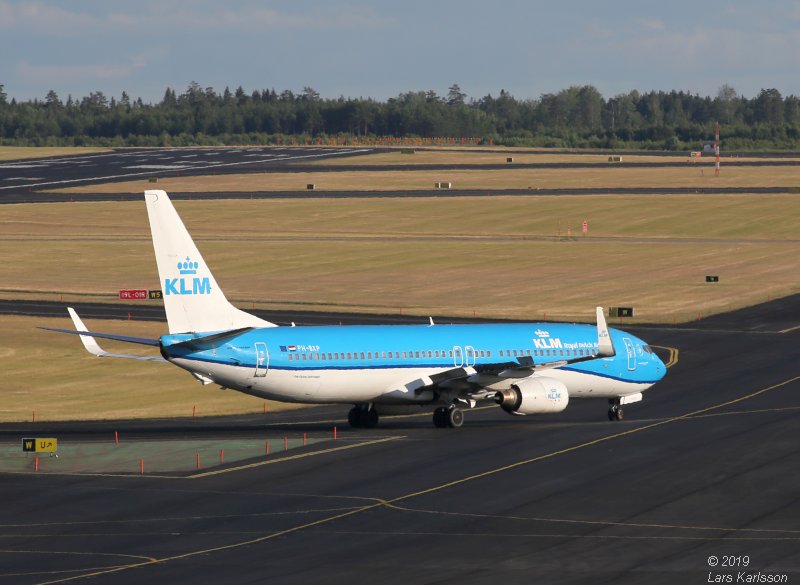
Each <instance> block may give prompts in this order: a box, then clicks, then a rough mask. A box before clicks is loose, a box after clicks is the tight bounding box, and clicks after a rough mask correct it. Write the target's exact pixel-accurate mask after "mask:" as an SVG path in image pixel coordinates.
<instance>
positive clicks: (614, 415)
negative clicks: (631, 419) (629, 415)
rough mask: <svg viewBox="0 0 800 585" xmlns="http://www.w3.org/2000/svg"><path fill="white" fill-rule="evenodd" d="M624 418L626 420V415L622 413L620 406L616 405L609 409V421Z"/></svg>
mask: <svg viewBox="0 0 800 585" xmlns="http://www.w3.org/2000/svg"><path fill="white" fill-rule="evenodd" d="M623 418H625V413H624V412H622V408H620V406H619V405H617V404H615V405H614V406H612V407H611V408H609V409H608V420H622V419H623Z"/></svg>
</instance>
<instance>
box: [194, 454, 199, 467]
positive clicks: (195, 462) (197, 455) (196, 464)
mask: <svg viewBox="0 0 800 585" xmlns="http://www.w3.org/2000/svg"><path fill="white" fill-rule="evenodd" d="M194 468H195V469H200V453H195V454H194Z"/></svg>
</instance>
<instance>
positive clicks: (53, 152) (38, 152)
mask: <svg viewBox="0 0 800 585" xmlns="http://www.w3.org/2000/svg"><path fill="white" fill-rule="evenodd" d="M96 152H111V149H110V148H103V147H99V146H98V147H94V146H86V147H76V146H0V161H9V160H20V159H24V158H43V157H52V156H76V155H80V154H93V153H96Z"/></svg>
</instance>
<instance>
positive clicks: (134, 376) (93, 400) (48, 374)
mask: <svg viewBox="0 0 800 585" xmlns="http://www.w3.org/2000/svg"><path fill="white" fill-rule="evenodd" d="M89 324H90V325H91V326H92V328H94V329H95V330H99V331H110V332H117V333H121V334H123V335H125V334H128V335H135V336H139V337H158V336H159V335H161V334H163V333H166V326H165V324H160V323H143V322H136V321H89ZM41 326H45V327H64V328H71V327H72V322H71V321H70V320H69V319H67V318H64V319H44V318H34V317H16V316H7V315H0V328H2V330H3V331H5V332H7V333H6V335H4V336H3V337H2V339H0V358H2V360H3V379H2V382H0V388H2V392H1V394H2V397H3V399H2V401H0V422H9V421H25V420H27V421H30V420H31V416H32V411H34V410H35V411H36V420H37V421H56V420H74V419H84V420H86V419H113V418H161V417H181V416H191V415H192V407H193V406H195V405H196V407H197V415H198V416H204V415H205V416H208V415H218V414H238V413H251V412H252V413H256V412H262V409H263V401H261V400H259V399H256V398H253V397H250V396H246V395H244V394H240V393H238V392H233V391H230V390H220V389H219V387H218V386H213V385H209V386H202V385H201V384H200V383H199V382H197V381H196V380H195V379H194V378H192V377H191V375H190V374H189V373H188V372H185V371H183V370H181V369H179V368H176V367H175V366H172V365H170V364H160V363H153V362H139V361H136V360H123V359H100V358H96V357H94V356H91V355H89V354H88V353H86V352H85V351H84V349H83V346H82V345H81V343H80V341H79V340H78V338H77V337H75V336H73V335H65V334H62V333H53V332H50V331H42V330H40V329H36V327H41ZM9 332H10V335H9V334H8V333H9ZM104 346H108V349H109V350H112V348H114V343H113V342H108V343H104ZM116 349H117V350H121V351H124V352H125V353H137V352H138V353H149V354H150V355H153V354H154V353H156V352H154V351H153V348H147V349H144V350H142V351H139V350H138V346H131V345H130V344H121V347H117V348H116ZM282 408H287V405H284V404H280V403H272V402H270V403H268V409H269V410H279V409H282ZM289 408H291V406H289Z"/></svg>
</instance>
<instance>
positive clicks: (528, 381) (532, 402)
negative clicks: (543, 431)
mask: <svg viewBox="0 0 800 585" xmlns="http://www.w3.org/2000/svg"><path fill="white" fill-rule="evenodd" d="M494 400H495V402H497V404H499V405H500V407H501V408H502V409H503V410H505V411H506V412H507V413H509V414H544V413H550V412H561V411H562V410H564V409H565V408H566V407H567V404H569V392H568V391H567V387H566V386H565V385H564V383H563V382H562V381H560V380H556V379H555V378H539V377H536V378H523V379H522V380H520V381H519V382H516V383H514V384H512V385H511V388H509V389H508V390H500V391H499V392H498V393H497V394H495V395H494Z"/></svg>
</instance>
